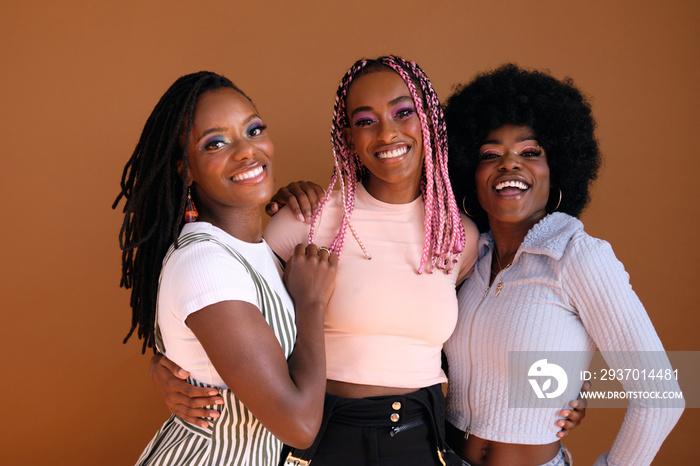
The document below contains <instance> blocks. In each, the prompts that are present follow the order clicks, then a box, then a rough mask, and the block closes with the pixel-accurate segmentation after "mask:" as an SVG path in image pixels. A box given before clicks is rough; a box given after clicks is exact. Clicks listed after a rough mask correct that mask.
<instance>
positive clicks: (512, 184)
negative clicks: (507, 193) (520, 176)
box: [495, 180, 529, 191]
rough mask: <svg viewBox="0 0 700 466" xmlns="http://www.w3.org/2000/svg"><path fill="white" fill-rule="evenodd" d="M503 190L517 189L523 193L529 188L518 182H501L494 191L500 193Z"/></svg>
mask: <svg viewBox="0 0 700 466" xmlns="http://www.w3.org/2000/svg"><path fill="white" fill-rule="evenodd" d="M504 188H518V189H520V190H521V191H525V190H526V189H528V188H529V186H528V185H527V184H526V183H524V182H522V181H518V180H508V181H501V182H500V183H498V184H497V185H496V186H495V189H496V191H500V190H502V189H504Z"/></svg>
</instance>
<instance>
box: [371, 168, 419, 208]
mask: <svg viewBox="0 0 700 466" xmlns="http://www.w3.org/2000/svg"><path fill="white" fill-rule="evenodd" d="M362 185H363V186H364V187H365V189H366V190H367V192H368V193H369V195H370V196H372V197H373V198H375V199H377V200H379V201H382V202H386V203H387V204H408V203H410V202H413V201H415V200H416V199H418V196H420V195H421V190H420V179H418V180H411V181H407V182H403V183H387V182H385V181H384V180H380V179H378V178H375V177H373V176H372V175H370V176H369V177H367V178H366V179H365V180H363V181H362Z"/></svg>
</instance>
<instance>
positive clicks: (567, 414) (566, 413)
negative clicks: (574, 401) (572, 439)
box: [561, 409, 571, 417]
mask: <svg viewBox="0 0 700 466" xmlns="http://www.w3.org/2000/svg"><path fill="white" fill-rule="evenodd" d="M569 414H571V411H569V410H568V409H565V410H564V411H562V412H561V415H562V416H564V417H569Z"/></svg>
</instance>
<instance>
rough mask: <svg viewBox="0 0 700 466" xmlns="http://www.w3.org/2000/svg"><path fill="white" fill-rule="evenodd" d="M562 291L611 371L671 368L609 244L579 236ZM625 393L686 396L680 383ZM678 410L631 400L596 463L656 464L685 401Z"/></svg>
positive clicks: (638, 384) (635, 387)
mask: <svg viewBox="0 0 700 466" xmlns="http://www.w3.org/2000/svg"><path fill="white" fill-rule="evenodd" d="M562 286H563V290H564V292H565V293H566V294H567V295H568V297H569V299H570V302H571V304H572V306H573V307H574V308H575V310H576V311H577V312H578V314H579V316H580V318H581V321H582V323H583V325H584V327H585V328H586V331H587V332H588V334H589V335H590V336H591V338H593V340H594V342H595V344H596V345H597V346H598V348H599V349H600V351H601V352H602V353H603V356H604V357H605V359H606V362H607V363H608V364H609V366H610V367H611V368H639V369H650V368H654V369H658V368H664V369H665V368H671V365H670V363H669V361H668V358H667V357H666V355H665V353H663V346H662V344H661V341H660V340H659V337H658V336H657V334H656V331H655V330H654V326H653V325H652V323H651V321H650V319H649V316H648V315H647V313H646V311H645V309H644V307H643V305H642V303H641V302H640V300H639V298H638V297H637V295H636V294H635V293H634V291H633V290H632V286H631V285H630V283H629V275H628V274H627V272H625V269H624V267H623V265H622V263H621V262H620V261H618V260H617V258H616V257H615V254H614V253H613V251H612V248H611V247H610V245H609V244H608V243H607V242H605V241H602V240H598V239H595V238H592V237H590V236H588V235H586V234H585V233H583V232H580V233H579V234H576V235H574V237H573V238H572V240H571V243H570V245H569V247H568V248H567V253H566V254H565V255H564V257H563V258H562ZM623 388H624V389H625V390H626V391H657V390H676V391H680V388H679V387H678V383H677V382H675V380H674V381H664V382H663V384H661V383H660V382H659V381H658V380H656V379H649V378H647V379H641V380H637V381H634V380H626V381H623ZM594 389H595V387H594ZM659 406H661V407H659ZM673 406H675V407H664V404H663V402H659V401H658V400H657V401H656V402H653V401H652V402H649V401H647V400H644V399H636V398H631V399H630V404H629V407H628V410H627V413H626V415H625V420H624V422H623V424H622V427H621V428H620V430H619V432H618V435H617V437H616V439H615V443H614V444H613V447H612V449H611V450H610V452H608V453H606V454H603V455H601V457H600V458H598V460H597V461H596V463H595V464H596V465H635V466H643V465H648V464H651V462H652V460H653V459H654V456H655V455H656V453H657V452H658V450H659V448H660V447H661V444H662V443H663V441H664V439H665V438H666V436H667V435H668V434H669V432H670V431H671V429H672V428H673V426H674V425H675V424H676V422H677V421H678V419H679V418H680V415H681V413H682V411H683V407H682V406H683V403H682V400H673Z"/></svg>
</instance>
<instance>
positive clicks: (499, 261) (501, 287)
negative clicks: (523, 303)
mask: <svg viewBox="0 0 700 466" xmlns="http://www.w3.org/2000/svg"><path fill="white" fill-rule="evenodd" d="M494 253H495V255H496V262H497V263H498V272H497V273H496V275H498V274H500V273H501V272H503V271H504V270H505V269H507V268H508V267H510V266H511V265H513V261H510V262H508V264H507V265H506V266H505V267H501V259H499V258H498V250H497V249H495V248H494ZM513 259H515V257H513ZM491 273H493V270H492V271H491ZM502 289H503V275H501V276H500V277H498V285H496V292H495V293H494V295H495V296H498V295H499V294H501V290H502Z"/></svg>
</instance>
